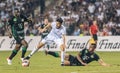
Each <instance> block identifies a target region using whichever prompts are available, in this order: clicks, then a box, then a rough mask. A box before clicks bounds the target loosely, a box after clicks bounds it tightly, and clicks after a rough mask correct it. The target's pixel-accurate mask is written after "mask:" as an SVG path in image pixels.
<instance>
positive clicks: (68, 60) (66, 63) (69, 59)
mask: <svg viewBox="0 0 120 73" xmlns="http://www.w3.org/2000/svg"><path fill="white" fill-rule="evenodd" d="M73 59H74V57H73V56H72V55H69V54H65V60H64V66H70V65H71V63H72V60H73Z"/></svg>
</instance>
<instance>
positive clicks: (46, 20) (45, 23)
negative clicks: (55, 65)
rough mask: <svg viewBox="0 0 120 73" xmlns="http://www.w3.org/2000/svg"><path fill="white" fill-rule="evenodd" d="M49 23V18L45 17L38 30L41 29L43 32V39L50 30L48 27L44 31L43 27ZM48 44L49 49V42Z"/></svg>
mask: <svg viewBox="0 0 120 73" xmlns="http://www.w3.org/2000/svg"><path fill="white" fill-rule="evenodd" d="M48 23H49V21H48V19H47V18H45V19H44V23H43V24H41V25H39V28H38V30H39V31H40V33H41V40H42V39H44V38H45V37H46V36H47V35H48V34H49V32H50V29H47V30H46V31H44V32H42V29H43V28H44V27H45V26H47V25H48ZM46 45H47V49H49V44H46Z"/></svg>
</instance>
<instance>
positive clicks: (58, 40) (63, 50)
mask: <svg viewBox="0 0 120 73" xmlns="http://www.w3.org/2000/svg"><path fill="white" fill-rule="evenodd" d="M54 42H55V43H56V44H57V45H58V46H59V48H60V49H61V55H60V57H61V66H63V65H64V55H65V44H63V40H62V39H54Z"/></svg>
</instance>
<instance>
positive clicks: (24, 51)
mask: <svg viewBox="0 0 120 73" xmlns="http://www.w3.org/2000/svg"><path fill="white" fill-rule="evenodd" d="M21 44H22V45H23V47H22V55H21V60H23V58H24V57H25V54H26V51H27V48H28V43H27V42H26V41H25V40H22V41H21Z"/></svg>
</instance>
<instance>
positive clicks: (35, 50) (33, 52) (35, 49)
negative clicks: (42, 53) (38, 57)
mask: <svg viewBox="0 0 120 73" xmlns="http://www.w3.org/2000/svg"><path fill="white" fill-rule="evenodd" d="M38 50H39V49H37V48H34V50H33V51H32V52H31V53H30V54H29V55H28V56H29V57H31V56H32V55H33V54H35V53H36V52H37V51H38Z"/></svg>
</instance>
